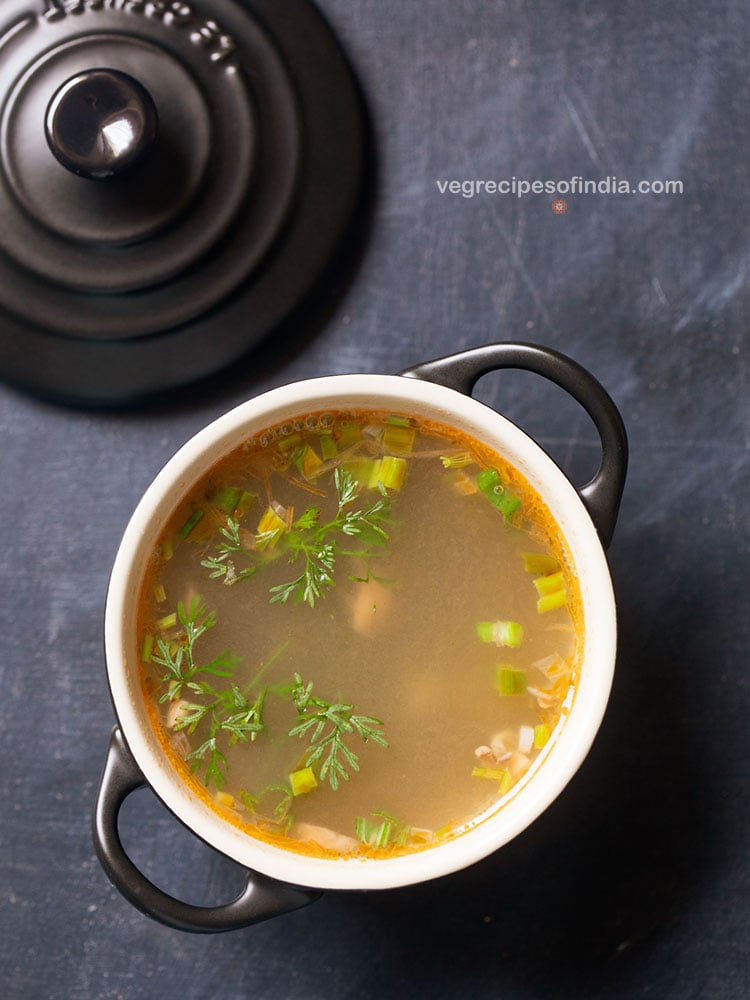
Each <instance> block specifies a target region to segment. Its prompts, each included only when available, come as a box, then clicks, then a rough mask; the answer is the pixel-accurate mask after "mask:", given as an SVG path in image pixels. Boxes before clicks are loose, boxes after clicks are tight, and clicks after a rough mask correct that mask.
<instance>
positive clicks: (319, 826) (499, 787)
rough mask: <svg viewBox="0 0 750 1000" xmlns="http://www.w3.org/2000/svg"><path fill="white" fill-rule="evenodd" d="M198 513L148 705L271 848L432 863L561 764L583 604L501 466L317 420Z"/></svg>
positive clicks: (193, 496)
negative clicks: (529, 778)
mask: <svg viewBox="0 0 750 1000" xmlns="http://www.w3.org/2000/svg"><path fill="white" fill-rule="evenodd" d="M177 499H178V505H177V507H176V510H175V513H174V516H173V517H172V518H171V520H170V522H169V524H168V525H167V527H166V529H165V531H164V532H163V534H162V536H161V538H160V541H159V544H158V546H157V548H156V550H155V553H154V559H153V560H152V561H151V565H150V567H149V569H148V571H147V573H146V578H145V580H144V582H143V587H142V594H141V605H140V607H141V610H140V623H139V629H140V635H139V643H140V649H141V660H142V663H141V671H142V680H143V688H144V696H145V697H146V698H147V700H148V703H149V707H150V714H151V718H152V722H153V725H154V728H155V730H156V731H157V734H158V735H159V738H160V740H161V742H162V744H163V745H164V747H165V749H166V750H167V751H168V753H169V755H170V757H171V758H172V760H173V761H174V763H175V766H176V767H177V768H178V769H179V770H180V771H181V773H182V774H183V776H184V778H185V780H186V781H188V782H189V783H190V784H191V786H192V787H193V788H194V789H195V790H196V791H199V793H200V794H201V795H202V797H203V798H204V799H207V800H209V801H210V802H211V804H212V805H213V806H214V807H215V808H217V809H218V810H219V811H220V812H221V813H222V814H223V815H225V816H226V817H227V818H228V819H230V820H231V821H233V822H235V823H238V824H240V825H244V826H245V827H246V828H247V830H248V832H249V833H250V834H251V835H255V836H259V837H261V838H263V839H266V840H273V841H274V842H279V843H282V844H284V845H286V846H288V847H289V848H291V849H293V850H303V851H307V852H313V853H318V854H322V855H331V854H356V853H363V854H367V855H375V856H380V855H382V856H390V855H392V854H394V853H399V852H405V851H410V850H419V849H423V848H424V847H429V846H430V845H434V844H437V843H440V842H441V841H442V840H443V839H445V838H446V837H450V836H453V835H454V834H455V833H456V832H458V831H460V830H461V828H463V827H464V826H465V825H466V824H470V823H471V821H472V820H473V819H474V818H475V817H477V816H478V815H479V814H481V813H482V812H483V811H484V810H486V809H487V808H488V807H490V806H492V804H493V803H495V802H498V801H500V800H501V799H502V797H503V796H505V795H507V794H508V793H509V792H511V790H512V789H513V788H514V787H515V785H516V784H517V783H518V782H519V781H520V780H521V779H522V778H523V776H524V774H526V772H527V771H528V770H529V768H530V767H532V765H533V764H534V761H535V760H536V758H537V757H538V756H539V755H540V754H541V753H542V752H543V750H544V747H545V745H546V744H547V742H548V741H549V740H550V738H551V736H552V734H553V733H554V731H555V727H556V726H557V725H558V724H559V723H560V721H561V718H562V717H563V715H564V713H565V709H564V708H563V702H564V701H565V699H566V697H567V696H568V694H569V691H570V689H571V685H572V684H573V681H574V677H575V671H576V668H577V656H578V650H579V649H580V646H581V643H580V637H581V629H582V623H581V620H580V619H581V611H580V595H579V590H578V585H577V581H576V579H575V576H574V574H573V573H572V572H571V569H570V565H569V555H568V553H567V549H566V547H565V542H564V540H563V539H562V538H561V537H560V535H559V531H558V529H557V526H556V525H555V523H554V521H553V520H552V518H551V515H550V514H549V511H548V510H547V508H546V507H545V505H544V504H543V502H542V501H541V499H540V497H539V496H538V494H536V492H535V491H533V490H532V489H531V487H530V486H529V485H528V483H527V482H526V481H525V480H524V479H523V477H522V476H521V475H520V473H518V472H517V471H516V470H515V469H513V468H512V467H511V466H509V465H508V463H507V462H505V461H504V460H503V459H502V458H501V457H500V456H498V455H496V454H495V453H494V452H492V451H490V450H489V449H487V448H486V447H485V446H483V445H481V444H479V443H477V442H475V441H473V440H472V439H469V438H467V437H466V436H465V435H463V434H461V433H460V432H459V431H456V430H453V429H451V428H447V427H444V426H442V425H438V424H434V423H432V422H429V423H428V422H420V421H418V420H416V419H414V418H410V417H408V416H404V415H402V414H388V413H384V412H375V411H356V412H351V413H327V414H303V415H302V416H301V417H298V418H295V419H294V420H290V421H287V422H286V423H285V424H283V425H279V426H276V427H273V428H269V429H268V430H267V431H266V432H265V433H264V434H262V435H260V436H259V437H258V438H256V439H253V440H252V441H249V442H247V443H246V444H245V445H244V446H243V447H241V448H239V449H237V450H236V451H235V452H234V453H232V454H231V455H230V456H228V457H227V458H226V459H225V460H223V461H222V462H221V463H220V464H218V465H217V466H216V467H215V468H213V469H212V470H211V471H210V472H209V473H208V474H207V475H206V476H205V477H203V479H202V480H201V481H200V482H199V483H197V484H196V486H195V487H194V488H193V489H192V490H191V492H190V493H189V494H188V495H187V496H185V497H184V498H182V499H179V498H177Z"/></svg>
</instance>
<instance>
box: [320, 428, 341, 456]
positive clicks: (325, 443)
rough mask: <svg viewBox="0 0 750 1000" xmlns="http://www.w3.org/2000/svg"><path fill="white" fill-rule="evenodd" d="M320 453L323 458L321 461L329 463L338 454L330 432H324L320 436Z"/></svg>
mask: <svg viewBox="0 0 750 1000" xmlns="http://www.w3.org/2000/svg"><path fill="white" fill-rule="evenodd" d="M320 453H321V455H322V456H323V460H324V461H326V462H329V461H330V460H331V459H332V458H335V457H336V455H337V454H338V448H337V447H336V442H335V441H334V438H333V434H331V432H330V431H325V433H323V434H321V435H320Z"/></svg>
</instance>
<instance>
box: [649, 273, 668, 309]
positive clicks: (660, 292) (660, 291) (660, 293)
mask: <svg viewBox="0 0 750 1000" xmlns="http://www.w3.org/2000/svg"><path fill="white" fill-rule="evenodd" d="M651 284H652V285H653V287H654V291H655V292H656V295H657V298H658V299H659V301H660V302H661V304H662V305H663V306H668V305H669V299H668V298H667V296H666V295H665V294H664V289H663V288H662V287H661V284H660V282H659V279H658V278H657V277H656V275H654V277H653V278H652V279H651Z"/></svg>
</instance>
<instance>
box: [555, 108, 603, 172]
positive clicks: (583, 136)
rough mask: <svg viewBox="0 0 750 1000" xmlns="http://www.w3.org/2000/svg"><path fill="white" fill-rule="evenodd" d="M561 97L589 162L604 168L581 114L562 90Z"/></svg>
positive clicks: (601, 168)
mask: <svg viewBox="0 0 750 1000" xmlns="http://www.w3.org/2000/svg"><path fill="white" fill-rule="evenodd" d="M562 99H563V101H565V107H566V108H567V109H568V114H569V115H570V120H571V121H572V122H573V126H574V128H575V130H576V132H577V133H578V135H579V137H580V140H581V142H582V143H583V145H584V148H585V150H586V152H587V153H588V154H589V157H590V158H591V162H592V163H593V164H594V165H595V166H597V167H599V169H600V170H604V169H605V168H604V164H603V163H602V161H601V159H600V158H599V154H598V153H597V151H596V148H595V146H594V144H593V142H592V141H591V136H590V135H589V134H588V132H587V131H586V129H585V127H584V124H583V122H582V121H581V116H580V115H579V114H578V111H577V110H576V107H575V105H574V104H573V102H572V101H571V99H570V98H569V97H568V95H567V94H566V93H565V91H564V90H563V92H562Z"/></svg>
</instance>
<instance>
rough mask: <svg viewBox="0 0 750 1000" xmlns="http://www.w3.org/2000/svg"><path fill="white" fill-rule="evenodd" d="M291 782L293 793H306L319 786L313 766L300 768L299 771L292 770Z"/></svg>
mask: <svg viewBox="0 0 750 1000" xmlns="http://www.w3.org/2000/svg"><path fill="white" fill-rule="evenodd" d="M289 784H290V785H291V788H292V795H304V794H305V793H306V792H311V791H312V790H313V788H317V787H318V782H317V780H316V778H315V772H314V771H313V769H312V768H311V767H303V768H300V770H299V771H292V773H291V774H290V775H289Z"/></svg>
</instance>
